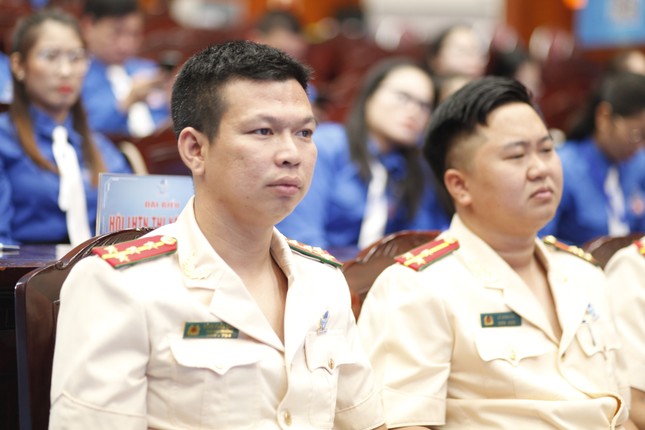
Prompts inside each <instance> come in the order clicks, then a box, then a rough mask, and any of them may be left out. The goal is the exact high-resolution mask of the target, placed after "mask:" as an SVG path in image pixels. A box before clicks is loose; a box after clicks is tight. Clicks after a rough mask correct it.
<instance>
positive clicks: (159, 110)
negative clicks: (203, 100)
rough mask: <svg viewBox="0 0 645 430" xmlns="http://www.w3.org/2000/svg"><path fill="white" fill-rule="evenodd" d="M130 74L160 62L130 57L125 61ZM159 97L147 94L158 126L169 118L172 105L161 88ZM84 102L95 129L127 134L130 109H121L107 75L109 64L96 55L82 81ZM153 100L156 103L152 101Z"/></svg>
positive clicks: (151, 69)
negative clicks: (126, 110)
mask: <svg viewBox="0 0 645 430" xmlns="http://www.w3.org/2000/svg"><path fill="white" fill-rule="evenodd" d="M123 67H124V68H125V70H126V72H127V73H128V75H130V76H135V75H137V74H139V73H156V71H157V70H158V67H157V65H156V64H155V63H154V62H153V61H150V60H146V59H144V58H131V59H129V60H127V61H126V62H125V64H124V65H123ZM157 96H158V97H154V100H151V99H152V97H148V99H147V102H148V103H147V104H148V108H149V109H150V114H151V115H152V119H153V120H154V123H155V125H156V126H157V127H159V126H160V125H162V124H163V123H165V122H166V121H169V118H170V107H169V106H168V100H167V99H166V97H165V96H163V94H162V93H161V92H160V93H159V94H157ZM82 97H83V105H84V107H85V111H86V112H87V117H88V121H89V123H90V128H91V129H92V130H95V131H98V132H101V133H106V134H120V135H128V134H129V132H128V115H127V112H122V111H121V110H119V103H118V102H117V100H116V97H115V96H114V92H113V91H112V85H111V84H110V81H109V79H108V76H107V65H106V64H105V63H103V62H101V61H100V60H98V59H96V58H92V60H91V61H90V66H89V69H88V70H87V75H85V81H84V82H83V91H82ZM153 102H154V103H153Z"/></svg>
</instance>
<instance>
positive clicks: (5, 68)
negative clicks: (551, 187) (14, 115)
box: [0, 52, 13, 104]
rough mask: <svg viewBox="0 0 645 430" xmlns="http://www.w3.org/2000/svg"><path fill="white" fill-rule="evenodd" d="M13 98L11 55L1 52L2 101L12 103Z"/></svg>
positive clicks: (0, 90) (0, 91)
mask: <svg viewBox="0 0 645 430" xmlns="http://www.w3.org/2000/svg"><path fill="white" fill-rule="evenodd" d="M11 99H13V81H12V78H11V66H10V65H9V57H7V56H6V55H5V54H3V53H2V52H0V103H6V104H9V103H11Z"/></svg>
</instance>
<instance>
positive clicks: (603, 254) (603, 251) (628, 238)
mask: <svg viewBox="0 0 645 430" xmlns="http://www.w3.org/2000/svg"><path fill="white" fill-rule="evenodd" d="M643 236H645V233H643V232H636V233H630V234H628V235H625V236H601V237H598V238H596V239H593V240H590V241H589V242H587V243H585V244H584V245H582V249H584V250H585V251H587V252H588V253H590V254H591V255H593V257H594V258H595V259H596V261H597V262H598V264H599V265H600V267H602V268H603V269H604V268H605V266H606V265H607V263H608V262H609V260H610V259H611V257H612V256H613V255H614V254H615V253H616V252H617V251H619V250H620V249H622V248H624V247H626V246H628V245H630V244H631V243H633V242H634V241H636V240H638V239H640V238H641V237H643Z"/></svg>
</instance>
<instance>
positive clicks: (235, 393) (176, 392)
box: [170, 338, 268, 428]
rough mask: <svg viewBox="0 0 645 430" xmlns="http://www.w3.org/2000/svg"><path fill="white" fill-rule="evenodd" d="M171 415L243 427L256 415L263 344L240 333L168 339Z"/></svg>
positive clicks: (207, 425)
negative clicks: (225, 336)
mask: <svg viewBox="0 0 645 430" xmlns="http://www.w3.org/2000/svg"><path fill="white" fill-rule="evenodd" d="M170 349H171V353H172V357H173V358H174V363H173V375H172V385H173V387H172V389H173V393H172V398H173V402H174V406H175V407H176V410H175V413H174V414H173V415H175V416H177V417H178V421H179V422H180V423H181V422H193V423H194V422H195V421H196V420H197V417H201V419H200V420H199V421H200V423H201V425H202V426H204V428H228V427H229V426H231V427H236V428H246V426H248V425H249V423H252V422H257V421H258V420H259V418H260V416H259V413H260V412H259V408H260V405H261V404H262V403H261V401H260V398H261V390H260V388H261V384H260V379H261V371H260V364H259V363H260V362H261V361H262V360H263V359H265V358H266V356H267V354H268V351H267V350H266V347H264V346H262V345H259V344H256V343H254V342H252V341H248V340H244V339H183V338H177V339H172V340H171V342H170Z"/></svg>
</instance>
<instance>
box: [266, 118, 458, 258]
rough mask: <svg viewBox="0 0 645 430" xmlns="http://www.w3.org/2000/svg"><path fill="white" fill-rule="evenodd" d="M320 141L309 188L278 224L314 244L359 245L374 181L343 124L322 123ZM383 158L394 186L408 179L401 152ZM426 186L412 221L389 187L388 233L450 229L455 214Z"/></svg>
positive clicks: (294, 236) (317, 139)
mask: <svg viewBox="0 0 645 430" xmlns="http://www.w3.org/2000/svg"><path fill="white" fill-rule="evenodd" d="M314 141H315V142H316V146H317V148H318V159H317V161H316V168H315V170H314V175H313V179H312V182H311V187H310V189H309V192H308V193H307V195H306V196H305V198H304V199H303V200H302V202H300V204H299V205H298V206H297V207H296V209H295V210H294V211H293V212H292V213H291V215H289V216H288V217H287V218H286V219H284V220H283V221H282V222H281V223H279V224H278V225H277V227H278V229H279V230H280V231H281V232H282V233H283V234H284V235H286V236H287V237H289V238H292V239H296V240H299V241H301V242H304V243H307V244H310V245H313V246H320V247H325V248H331V249H332V250H333V249H334V248H347V247H356V246H357V243H358V237H359V234H360V230H361V224H362V222H363V213H364V212H365V206H366V203H367V189H368V184H367V183H366V182H365V181H364V180H363V179H362V178H361V177H360V175H359V169H358V166H357V165H356V164H355V163H354V162H353V161H352V160H351V158H350V153H349V142H348V139H347V134H346V133H345V128H344V127H343V126H342V125H341V124H335V123H327V124H321V125H320V126H319V127H318V128H317V129H316V132H315V133H314ZM378 158H379V161H380V162H381V163H382V164H383V166H385V168H386V170H387V171H388V177H389V185H391V184H392V181H394V182H400V181H402V180H403V179H404V178H405V175H406V173H407V172H406V166H405V159H404V157H403V155H402V154H401V153H400V152H398V151H392V152H389V153H387V154H379V155H378ZM419 162H420V163H423V160H422V159H419ZM422 165H423V166H425V164H422ZM427 173H429V171H427ZM419 186H422V184H419ZM424 187H425V192H424V194H423V198H422V200H421V204H420V206H419V210H418V211H417V213H416V214H415V215H414V216H413V217H412V218H411V219H409V217H408V211H407V209H406V207H405V205H404V204H403V202H401V201H400V200H399V199H397V198H396V197H395V196H394V195H393V194H392V187H391V186H388V201H389V215H388V221H387V226H386V230H385V233H386V234H388V233H393V232H396V231H400V230H408V229H410V230H411V229H419V230H435V229H437V230H442V229H445V228H447V227H448V225H449V223H450V218H449V217H448V215H447V214H446V213H445V212H444V211H443V209H441V207H440V206H439V203H438V199H437V197H436V195H435V193H434V191H433V190H432V189H430V188H431V187H430V182H426V184H424Z"/></svg>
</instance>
